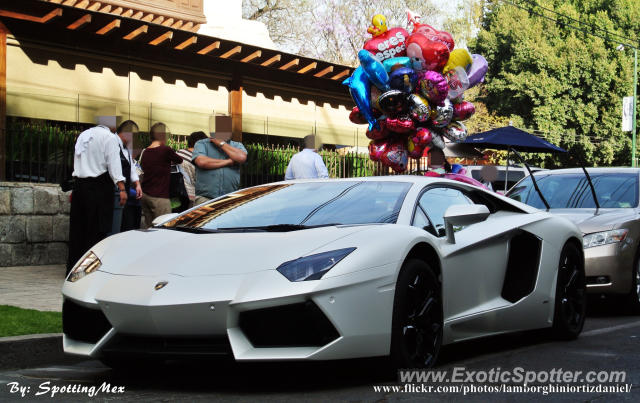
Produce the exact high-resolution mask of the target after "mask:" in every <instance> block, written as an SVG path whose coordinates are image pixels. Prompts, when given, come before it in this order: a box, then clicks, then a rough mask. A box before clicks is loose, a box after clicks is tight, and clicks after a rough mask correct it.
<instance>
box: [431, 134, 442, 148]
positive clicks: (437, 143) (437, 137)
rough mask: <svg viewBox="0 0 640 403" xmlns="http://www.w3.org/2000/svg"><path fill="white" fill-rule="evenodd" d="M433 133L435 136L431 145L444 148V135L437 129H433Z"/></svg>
mask: <svg viewBox="0 0 640 403" xmlns="http://www.w3.org/2000/svg"><path fill="white" fill-rule="evenodd" d="M431 134H432V135H433V137H432V138H431V145H432V146H434V147H438V148H439V149H441V150H444V147H445V144H444V139H443V138H442V136H441V135H440V134H438V133H436V132H435V131H432V132H431Z"/></svg>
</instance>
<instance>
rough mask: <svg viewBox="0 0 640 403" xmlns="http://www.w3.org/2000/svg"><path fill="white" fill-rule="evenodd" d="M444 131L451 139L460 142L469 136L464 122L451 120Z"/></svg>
mask: <svg viewBox="0 0 640 403" xmlns="http://www.w3.org/2000/svg"><path fill="white" fill-rule="evenodd" d="M442 133H443V134H444V135H445V137H446V138H448V139H449V140H451V141H453V142H455V143H460V142H463V141H464V139H466V138H467V135H468V133H467V128H466V127H465V126H464V124H463V123H462V122H451V124H449V126H447V127H445V128H444V130H443V131H442Z"/></svg>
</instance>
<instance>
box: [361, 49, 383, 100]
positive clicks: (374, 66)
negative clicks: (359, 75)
mask: <svg viewBox="0 0 640 403" xmlns="http://www.w3.org/2000/svg"><path fill="white" fill-rule="evenodd" d="M358 59H360V66H361V67H362V68H363V69H364V71H365V73H366V74H367V77H369V81H371V83H372V84H373V85H375V86H376V87H378V88H379V89H380V90H381V91H383V92H384V91H389V74H387V70H385V69H384V66H383V65H382V63H380V61H379V60H378V59H376V58H375V57H374V56H373V55H372V54H371V53H370V52H369V51H368V50H364V49H362V50H361V51H360V52H358Z"/></svg>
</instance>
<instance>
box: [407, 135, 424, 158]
mask: <svg viewBox="0 0 640 403" xmlns="http://www.w3.org/2000/svg"><path fill="white" fill-rule="evenodd" d="M414 140H415V137H410V138H409V140H407V150H409V158H415V159H420V158H422V154H423V153H424V149H425V147H426V146H425V145H423V144H417V143H414Z"/></svg>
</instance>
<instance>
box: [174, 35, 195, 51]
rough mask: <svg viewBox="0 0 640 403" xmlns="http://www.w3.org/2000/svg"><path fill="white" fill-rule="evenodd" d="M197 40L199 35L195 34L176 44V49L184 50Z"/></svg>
mask: <svg viewBox="0 0 640 403" xmlns="http://www.w3.org/2000/svg"><path fill="white" fill-rule="evenodd" d="M196 42H198V37H197V36H195V35H194V36H192V37H191V38H189V39H187V40H186V41H184V42H182V43H181V44H180V45H178V46H176V47H175V49H177V50H182V49H185V48H187V47H189V46H191V45H193V44H194V43H196Z"/></svg>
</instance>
